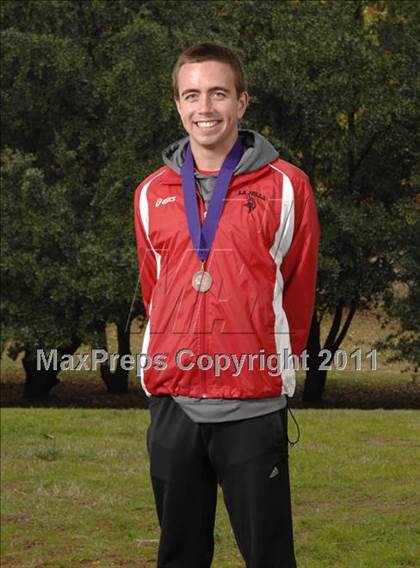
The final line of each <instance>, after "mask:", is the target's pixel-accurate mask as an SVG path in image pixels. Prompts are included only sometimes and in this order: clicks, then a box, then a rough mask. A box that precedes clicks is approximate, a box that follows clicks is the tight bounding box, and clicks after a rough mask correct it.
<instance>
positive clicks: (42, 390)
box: [22, 338, 81, 398]
mask: <svg viewBox="0 0 420 568" xmlns="http://www.w3.org/2000/svg"><path fill="white" fill-rule="evenodd" d="M80 343H81V342H80V339H78V338H76V339H74V340H73V342H72V343H71V344H69V345H66V346H64V347H62V348H59V349H57V351H58V355H57V356H58V361H60V358H61V356H62V355H64V354H69V355H72V354H73V353H74V352H75V351H76V349H77V348H78V347H79V345H80ZM34 351H35V353H36V349H32V350H31V349H25V352H24V353H25V354H24V357H23V359H22V365H23V368H24V369H25V375H26V376H25V385H24V388H23V396H24V397H28V398H48V395H49V394H50V390H51V389H52V388H53V387H55V386H56V385H58V384H59V383H60V379H59V378H58V377H57V375H58V373H59V372H60V367H58V369H38V368H37V363H36V355H35V356H34Z"/></svg>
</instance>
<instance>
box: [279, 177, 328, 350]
mask: <svg viewBox="0 0 420 568" xmlns="http://www.w3.org/2000/svg"><path fill="white" fill-rule="evenodd" d="M297 184H298V185H297V187H296V190H297V191H296V197H295V211H294V217H295V221H294V231H293V239H292V242H291V245H290V248H289V250H288V251H287V253H286V254H285V257H284V259H283V262H282V265H281V272H282V275H283V308H284V311H285V313H286V316H287V320H288V323H289V333H290V342H291V349H292V353H294V354H296V355H297V356H299V355H300V354H301V353H302V351H303V350H304V349H305V348H306V344H307V341H308V336H309V330H310V326H311V320H312V315H313V310H314V303H315V289H316V276H317V268H318V248H319V221H318V214H317V209H316V204H315V199H314V196H313V193H312V189H311V186H310V183H309V180H308V178H307V177H306V176H302V177H301V178H300V179H299V180H298V182H297Z"/></svg>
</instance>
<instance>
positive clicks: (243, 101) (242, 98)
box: [238, 91, 249, 118]
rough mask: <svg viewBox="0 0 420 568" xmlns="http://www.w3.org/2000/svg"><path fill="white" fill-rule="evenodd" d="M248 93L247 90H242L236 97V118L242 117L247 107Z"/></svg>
mask: <svg viewBox="0 0 420 568" xmlns="http://www.w3.org/2000/svg"><path fill="white" fill-rule="evenodd" d="M248 102H249V95H248V92H247V91H243V93H241V94H240V95H239V99H238V118H242V117H243V115H244V114H245V111H246V109H247V107H248Z"/></svg>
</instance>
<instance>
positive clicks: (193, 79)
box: [175, 61, 248, 157]
mask: <svg viewBox="0 0 420 568" xmlns="http://www.w3.org/2000/svg"><path fill="white" fill-rule="evenodd" d="M178 93H179V98H178V99H177V100H176V101H175V102H176V106H177V109H178V112H179V114H180V117H181V120H182V124H183V126H184V128H185V130H186V131H187V132H188V134H189V136H190V141H191V149H192V151H193V154H194V157H196V154H197V153H200V151H201V152H202V151H204V152H206V153H208V152H215V153H217V154H227V152H228V151H229V150H230V148H231V147H232V146H233V144H234V142H235V140H236V138H237V136H238V121H239V119H240V118H242V116H243V115H244V113H245V110H246V107H247V104H248V94H247V93H246V92H243V93H241V94H240V95H239V98H238V95H237V93H236V89H235V80H234V74H233V70H232V68H231V66H230V65H228V64H227V63H221V62H219V61H203V62H200V63H186V64H185V65H182V67H181V68H180V69H179V72H178Z"/></svg>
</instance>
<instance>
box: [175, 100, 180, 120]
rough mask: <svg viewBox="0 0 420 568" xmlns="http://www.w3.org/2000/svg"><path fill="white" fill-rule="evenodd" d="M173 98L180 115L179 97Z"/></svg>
mask: <svg viewBox="0 0 420 568" xmlns="http://www.w3.org/2000/svg"><path fill="white" fill-rule="evenodd" d="M174 100H175V105H176V110H177V111H178V114H179V115H180V116H181V111H180V104H179V99H177V98H175V99H174Z"/></svg>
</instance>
